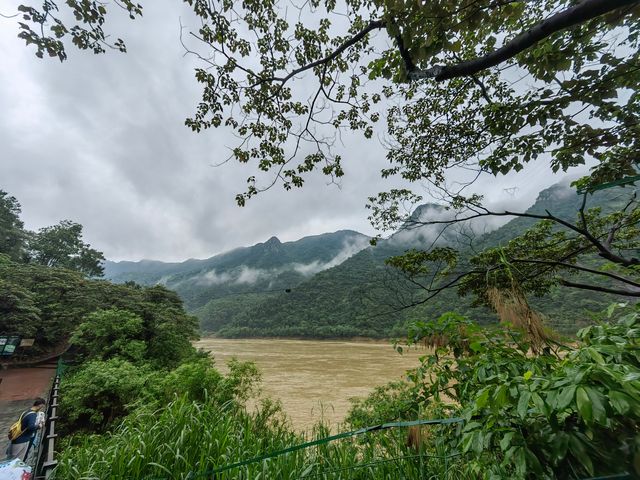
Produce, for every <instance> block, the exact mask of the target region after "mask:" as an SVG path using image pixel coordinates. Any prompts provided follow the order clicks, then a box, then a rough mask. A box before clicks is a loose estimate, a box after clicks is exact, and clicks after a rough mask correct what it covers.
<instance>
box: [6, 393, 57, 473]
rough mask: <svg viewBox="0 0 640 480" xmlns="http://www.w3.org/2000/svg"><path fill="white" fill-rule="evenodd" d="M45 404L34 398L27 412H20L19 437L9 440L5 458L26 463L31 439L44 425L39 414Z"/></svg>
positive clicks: (43, 401) (41, 399)
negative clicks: (17, 459) (16, 459)
mask: <svg viewBox="0 0 640 480" xmlns="http://www.w3.org/2000/svg"><path fill="white" fill-rule="evenodd" d="M46 403H47V402H45V400H44V399H43V398H36V399H35V401H34V402H33V406H32V407H31V408H30V409H29V410H26V411H24V412H22V414H21V415H20V419H19V420H20V427H21V428H20V435H18V436H17V437H16V438H14V439H10V440H11V443H10V444H9V448H8V449H7V458H19V459H20V460H22V461H23V462H24V461H26V459H27V455H28V454H29V448H30V447H31V444H32V443H33V439H34V438H35V436H36V433H37V432H38V430H39V429H40V428H42V426H43V424H44V422H42V415H40V412H41V411H42V410H43V409H44V407H45V405H46Z"/></svg>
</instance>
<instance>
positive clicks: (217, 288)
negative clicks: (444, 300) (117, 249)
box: [105, 230, 369, 310]
mask: <svg viewBox="0 0 640 480" xmlns="http://www.w3.org/2000/svg"><path fill="white" fill-rule="evenodd" d="M367 245H369V237H367V236H366V235H362V234H361V233H358V232H354V231H351V230H341V231H338V232H334V233H325V234H322V235H314V236H309V237H304V238H302V239H300V240H297V241H294V242H284V243H283V242H280V240H278V238H276V237H271V238H270V239H269V240H267V241H266V242H263V243H258V244H256V245H253V246H251V247H243V248H237V249H235V250H232V251H230V252H226V253H223V254H220V255H216V256H214V257H211V258H208V259H206V260H194V259H191V260H187V261H185V262H182V263H163V262H157V261H149V260H143V261H141V262H106V264H105V277H106V278H108V279H110V280H112V281H114V282H120V283H123V282H126V281H135V282H136V283H140V284H143V285H153V284H157V283H160V284H163V285H166V286H167V287H169V288H171V289H173V290H175V291H176V292H178V294H179V295H180V296H181V297H182V299H183V300H184V301H185V304H186V306H187V308H189V309H191V310H194V309H197V308H199V307H202V306H204V305H206V304H207V303H208V302H210V301H211V300H214V299H219V298H226V297H229V296H232V295H236V294H253V293H256V292H258V293H263V292H265V291H284V290H285V289H290V288H292V287H295V286H297V285H298V284H300V283H301V282H303V281H304V280H306V279H308V278H309V277H311V276H312V275H314V274H316V273H317V272H319V271H322V270H326V269H328V268H331V267H333V266H335V265H338V264H340V263H342V262H343V261H344V260H346V259H347V258H349V257H350V256H352V255H354V254H355V253H357V252H359V251H360V250H362V249H363V248H366V247H367Z"/></svg>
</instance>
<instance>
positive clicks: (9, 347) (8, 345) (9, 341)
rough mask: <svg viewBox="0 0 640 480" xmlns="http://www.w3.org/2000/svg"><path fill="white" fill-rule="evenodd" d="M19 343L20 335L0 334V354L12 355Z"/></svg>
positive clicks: (4, 355)
mask: <svg viewBox="0 0 640 480" xmlns="http://www.w3.org/2000/svg"><path fill="white" fill-rule="evenodd" d="M19 345H20V337H18V336H14V335H10V336H0V356H3V357H8V356H9V355H13V353H14V352H15V351H16V348H17V347H18V346H19Z"/></svg>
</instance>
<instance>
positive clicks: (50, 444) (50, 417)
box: [35, 369, 60, 480]
mask: <svg viewBox="0 0 640 480" xmlns="http://www.w3.org/2000/svg"><path fill="white" fill-rule="evenodd" d="M59 398H60V369H58V372H57V373H56V376H55V378H54V379H53V384H52V386H51V390H50V391H49V398H48V400H47V410H46V412H47V413H46V415H47V416H46V423H45V428H44V429H43V434H42V440H41V442H40V447H39V449H38V452H37V454H36V464H35V467H36V468H35V471H36V475H35V480H39V479H45V480H47V479H48V478H50V477H51V473H52V472H53V469H54V468H55V467H56V465H57V464H58V462H57V460H56V459H55V441H56V438H58V434H57V433H56V421H57V420H58V399H59Z"/></svg>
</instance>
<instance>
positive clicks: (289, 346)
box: [195, 338, 425, 430]
mask: <svg viewBox="0 0 640 480" xmlns="http://www.w3.org/2000/svg"><path fill="white" fill-rule="evenodd" d="M195 346H196V347H198V348H202V349H204V350H207V351H210V352H212V353H213V356H214V358H215V360H216V365H217V366H218V367H219V368H220V370H221V371H223V372H224V371H225V366H226V362H227V361H228V360H229V359H231V358H232V357H236V358H237V359H238V360H250V361H253V362H255V363H256V364H257V366H258V368H259V369H260V371H261V373H262V376H263V391H264V393H265V394H267V395H268V396H270V397H273V398H279V399H280V400H281V401H282V404H283V406H284V409H285V411H286V412H287V415H288V416H289V418H290V419H291V421H292V423H293V425H294V427H295V428H296V429H298V430H306V429H308V428H309V427H310V426H311V425H313V424H314V423H315V422H316V421H317V420H319V419H320V418H324V419H325V421H329V423H331V424H332V425H335V424H337V423H339V422H341V421H342V420H343V419H344V418H345V416H346V414H347V412H348V410H349V407H350V403H349V399H350V398H353V397H365V396H366V395H367V394H369V393H370V392H371V391H372V390H373V389H374V387H376V386H378V385H383V384H385V383H387V382H389V381H392V380H399V379H402V378H404V374H405V372H406V370H407V369H409V368H413V367H416V366H417V365H418V357H419V356H420V355H423V354H424V353H425V352H424V350H422V351H419V350H410V351H407V349H405V351H404V353H403V355H400V354H398V353H397V352H396V351H395V350H394V349H393V347H392V346H391V344H390V343H383V342H380V343H373V342H371V343H369V342H341V341H326V340H318V341H315V340H281V339H221V338H204V339H202V340H200V341H198V342H196V343H195Z"/></svg>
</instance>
